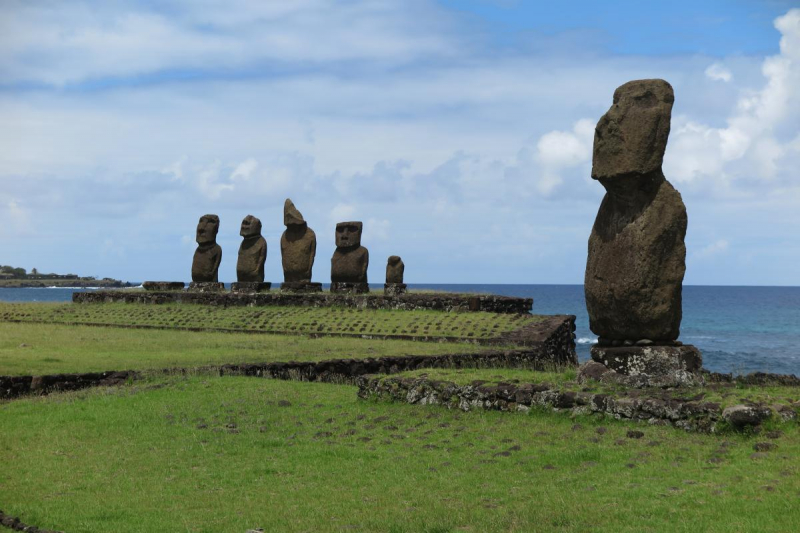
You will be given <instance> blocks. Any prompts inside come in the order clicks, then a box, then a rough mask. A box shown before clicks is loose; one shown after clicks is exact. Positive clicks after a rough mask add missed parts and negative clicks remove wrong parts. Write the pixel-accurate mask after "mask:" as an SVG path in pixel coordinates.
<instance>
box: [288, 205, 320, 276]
mask: <svg viewBox="0 0 800 533" xmlns="http://www.w3.org/2000/svg"><path fill="white" fill-rule="evenodd" d="M283 223H284V224H285V225H286V231H284V232H283V235H281V261H282V263H283V280H284V283H283V285H281V290H292V291H294V290H297V291H305V290H311V291H321V290H322V284H321V283H311V269H312V268H313V266H314V257H315V256H316V254H317V236H316V235H315V234H314V231H313V230H312V229H311V228H309V227H308V224H306V221H305V220H304V219H303V215H302V214H301V213H300V211H298V210H297V208H296V207H295V206H294V204H293V203H292V201H291V200H290V199H289V198H287V199H286V202H285V203H284V205H283Z"/></svg>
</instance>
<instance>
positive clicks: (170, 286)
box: [142, 281, 186, 291]
mask: <svg viewBox="0 0 800 533" xmlns="http://www.w3.org/2000/svg"><path fill="white" fill-rule="evenodd" d="M142 287H143V288H144V290H146V291H182V290H183V289H184V288H185V287H186V283H184V282H182V281H145V282H144V283H142Z"/></svg>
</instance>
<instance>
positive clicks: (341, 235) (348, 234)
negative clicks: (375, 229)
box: [336, 222, 363, 248]
mask: <svg viewBox="0 0 800 533" xmlns="http://www.w3.org/2000/svg"><path fill="white" fill-rule="evenodd" d="M362 227H363V224H362V223H361V222H339V223H338V224H336V247H337V248H355V247H358V246H361V229H362Z"/></svg>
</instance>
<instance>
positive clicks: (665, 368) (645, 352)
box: [591, 344, 703, 376]
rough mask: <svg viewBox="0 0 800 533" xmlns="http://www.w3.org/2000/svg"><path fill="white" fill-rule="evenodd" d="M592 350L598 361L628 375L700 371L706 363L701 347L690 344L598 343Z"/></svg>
mask: <svg viewBox="0 0 800 533" xmlns="http://www.w3.org/2000/svg"><path fill="white" fill-rule="evenodd" d="M591 354H592V359H593V360H594V361H597V362H598V363H600V364H602V365H605V366H606V367H608V368H609V369H611V370H613V371H615V372H617V373H619V374H625V375H628V376H636V375H638V374H649V375H658V374H666V373H668V372H672V371H675V370H684V371H686V372H698V371H699V370H700V368H701V367H702V366H703V357H702V355H700V350H698V349H697V348H695V347H694V346H691V345H689V344H686V345H683V346H620V347H615V348H609V347H603V346H598V345H594V346H592V349H591Z"/></svg>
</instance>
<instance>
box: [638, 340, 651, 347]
mask: <svg viewBox="0 0 800 533" xmlns="http://www.w3.org/2000/svg"><path fill="white" fill-rule="evenodd" d="M652 344H653V341H651V340H650V339H639V340H638V341H636V346H650V345H652Z"/></svg>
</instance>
